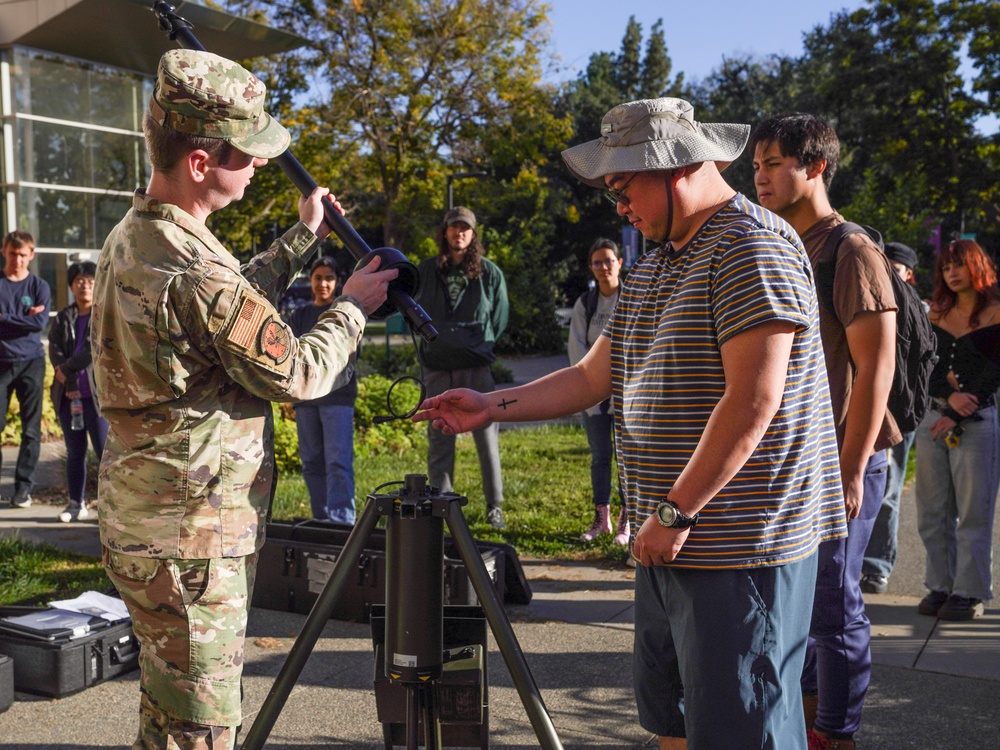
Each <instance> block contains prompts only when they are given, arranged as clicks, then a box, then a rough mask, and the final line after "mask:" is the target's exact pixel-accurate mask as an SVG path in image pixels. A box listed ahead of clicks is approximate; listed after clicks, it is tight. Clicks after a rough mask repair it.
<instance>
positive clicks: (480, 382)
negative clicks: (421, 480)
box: [424, 365, 503, 508]
mask: <svg viewBox="0 0 1000 750" xmlns="http://www.w3.org/2000/svg"><path fill="white" fill-rule="evenodd" d="M424 383H425V384H426V385H427V397H428V398H430V397H431V396H440V395H441V394H442V393H444V392H445V391H447V390H449V389H451V388H471V389H472V390H474V391H479V392H480V393H490V392H492V391H494V390H495V389H496V385H495V384H494V383H493V376H492V375H491V374H490V368H489V367H487V366H485V365H484V366H482V367H469V368H466V369H462V370H428V369H425V370H424ZM472 439H473V440H474V441H475V443H476V453H478V454H479V471H480V474H481V475H482V481H483V495H484V496H485V497H486V507H487V508H499V507H500V506H501V505H502V504H503V477H501V475H500V425H498V424H497V423H496V422H494V423H493V424H491V425H487V426H486V427H483V428H482V429H479V430H473V432H472ZM427 476H428V481H429V482H430V485H431V486H432V487H437V488H438V489H439V490H440V491H441V492H454V491H455V486H454V481H455V436H454V435H445V434H444V433H443V432H441V431H440V430H435V429H434V428H433V427H431V426H430V422H428V423H427ZM462 494H468V493H462Z"/></svg>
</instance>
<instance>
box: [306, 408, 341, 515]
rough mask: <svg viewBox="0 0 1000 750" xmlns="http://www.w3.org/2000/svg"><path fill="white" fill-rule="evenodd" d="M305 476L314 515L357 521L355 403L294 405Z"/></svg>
mask: <svg viewBox="0 0 1000 750" xmlns="http://www.w3.org/2000/svg"><path fill="white" fill-rule="evenodd" d="M295 427H296V429H297V430H298V433H299V458H301V459H302V478H303V479H305V480H306V487H307V488H308V489H309V503H310V504H311V505H312V514H313V518H321V519H328V520H330V521H336V522H337V523H354V407H353V406H336V405H333V406H312V405H310V404H298V405H296V407H295Z"/></svg>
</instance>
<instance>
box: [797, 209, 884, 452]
mask: <svg viewBox="0 0 1000 750" xmlns="http://www.w3.org/2000/svg"><path fill="white" fill-rule="evenodd" d="M843 223H844V217H843V216H841V215H840V214H838V213H837V212H836V211H834V212H833V213H832V214H830V215H829V216H826V217H824V218H822V219H820V220H819V221H817V222H816V223H815V224H813V225H812V226H811V227H809V229H808V230H806V232H805V234H803V235H802V244H803V245H805V247H806V252H807V253H808V254H809V261H810V262H811V263H812V267H813V271H814V272H815V270H816V266H817V265H818V264H819V263H825V262H827V261H829V260H830V258H832V257H833V248H830V249H829V250H825V249H824V246H825V245H826V239H827V237H829V235H830V232H831V231H832V230H833V228H834V227H835V226H837V225H838V224H843ZM890 273H892V270H891V269H890V268H889V261H888V260H886V257H885V255H884V254H883V253H882V251H881V250H879V249H878V246H877V245H875V243H874V242H872V241H871V239H870V238H869V237H868V235H866V234H862V233H857V234H850V235H848V236H847V237H845V238H844V240H843V241H842V242H841V243H840V250H839V251H838V253H837V270H836V273H835V275H834V279H833V306H834V308H835V312H836V315H831V314H830V311H829V310H827V309H826V304H825V303H824V301H823V300H820V303H819V331H820V337H821V338H822V339H823V355H824V356H825V357H826V372H827V378H828V379H829V381H830V400H831V401H832V402H833V416H834V421H835V423H836V427H837V444H838V445H843V443H844V427H845V424H846V420H847V407H848V405H849V404H850V403H851V390H852V388H853V387H854V377H855V370H854V362H853V360H852V359H851V353H850V350H849V349H848V346H847V332H846V331H845V330H844V328H845V326H848V325H850V324H851V321H852V320H854V318H855V316H856V315H858V313H862V312H887V311H889V310H896V309H897V308H896V296H895V295H894V294H893V291H892V281H891V280H890V277H889V274H890ZM902 439H903V437H902V435H901V434H900V432H899V428H898V427H896V421H895V420H894V419H893V418H892V415H891V414H890V413H889V411H888V409H887V410H886V412H885V418H884V419H883V421H882V427H881V429H880V430H879V434H878V437H877V438H876V440H875V447H874V450H875V451H876V452H877V451H880V450H882V449H884V448H889V447H891V446H893V445H895V444H896V443H898V442H900V441H901V440H902Z"/></svg>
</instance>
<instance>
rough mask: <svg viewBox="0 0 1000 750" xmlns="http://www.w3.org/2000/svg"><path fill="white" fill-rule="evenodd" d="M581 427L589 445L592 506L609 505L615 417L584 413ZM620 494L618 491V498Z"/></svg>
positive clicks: (612, 415)
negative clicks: (585, 432) (584, 430)
mask: <svg viewBox="0 0 1000 750" xmlns="http://www.w3.org/2000/svg"><path fill="white" fill-rule="evenodd" d="M583 426H584V429H586V431H587V442H588V443H589V444H590V487H591V490H592V492H593V494H594V505H595V506H596V505H610V504H611V462H612V461H613V460H614V455H615V442H614V428H615V415H614V414H588V413H587V412H584V413H583ZM620 494H621V490H620V489H619V496H620Z"/></svg>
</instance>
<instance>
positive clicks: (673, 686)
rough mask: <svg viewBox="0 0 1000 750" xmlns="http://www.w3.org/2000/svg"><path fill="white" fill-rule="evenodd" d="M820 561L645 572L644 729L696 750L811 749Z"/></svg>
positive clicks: (637, 661)
mask: <svg viewBox="0 0 1000 750" xmlns="http://www.w3.org/2000/svg"><path fill="white" fill-rule="evenodd" d="M816 559H817V558H816V555H815V554H813V555H810V556H809V557H808V558H806V559H805V560H801V561H799V562H795V563H789V564H787V565H779V566H774V567H767V568H740V569H736V570H689V569H684V568H673V567H669V566H666V567H652V568H647V567H644V566H642V565H639V566H638V567H637V568H636V577H635V649H634V653H633V657H632V676H633V681H634V688H635V696H636V704H637V705H638V709H639V723H640V724H641V725H642V727H643V728H644V729H646V730H647V731H649V732H653V733H654V734H656V735H659V736H661V737H685V736H686V737H687V739H688V747H689V748H690V749H691V750H699V749H703V748H722V747H733V748H737V747H738V748H751V747H752V748H762V749H770V750H805V749H806V734H805V719H804V717H803V713H802V691H801V688H800V684H799V679H800V677H801V675H802V664H803V661H804V659H805V653H806V639H807V638H808V635H809V622H810V618H811V617H812V601H813V593H814V591H815V588H816Z"/></svg>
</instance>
